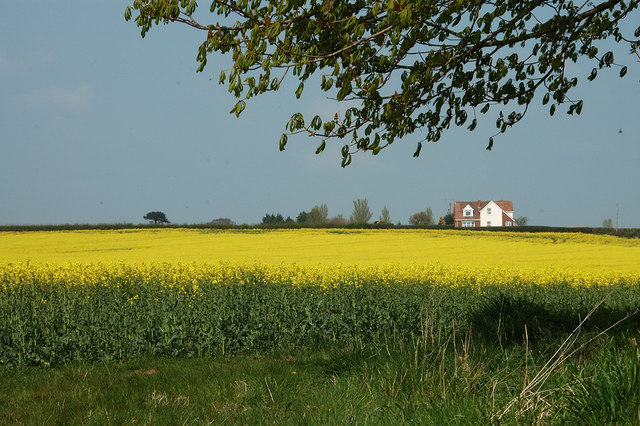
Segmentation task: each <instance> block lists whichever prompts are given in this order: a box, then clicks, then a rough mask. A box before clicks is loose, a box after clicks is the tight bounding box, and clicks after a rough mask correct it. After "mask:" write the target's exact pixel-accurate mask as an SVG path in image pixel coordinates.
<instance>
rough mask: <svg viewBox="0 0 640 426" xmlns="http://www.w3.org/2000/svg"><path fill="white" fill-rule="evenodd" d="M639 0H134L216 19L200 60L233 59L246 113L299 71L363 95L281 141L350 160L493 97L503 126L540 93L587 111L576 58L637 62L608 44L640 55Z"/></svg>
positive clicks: (159, 19)
mask: <svg viewBox="0 0 640 426" xmlns="http://www.w3.org/2000/svg"><path fill="white" fill-rule="evenodd" d="M639 1H640V0H626V1H624V0H608V1H605V0H601V1H597V0H594V1H588V0H587V1H579V2H574V1H573V0H446V1H443V0H435V1H424V0H385V1H376V0H351V1H346V0H278V1H276V0H269V1H266V0H223V1H213V2H212V3H211V6H210V8H209V11H210V12H211V14H212V15H213V16H209V17H207V16H206V15H205V16H202V17H201V15H203V14H202V13H201V12H200V11H196V9H197V4H196V1H195V0H134V1H133V4H132V5H131V6H127V7H126V9H125V18H126V19H127V20H130V19H132V18H133V13H134V12H135V13H136V16H135V18H133V19H135V22H136V23H137V25H138V26H139V27H140V28H141V34H142V36H143V37H144V35H145V34H146V33H147V32H148V31H149V30H150V29H151V27H152V26H153V25H158V24H160V23H164V24H166V23H170V22H180V23H183V24H186V25H189V26H191V27H193V28H196V29H199V30H202V31H203V38H204V41H203V43H202V44H201V45H200V47H199V49H198V55H197V61H198V62H199V63H200V67H199V71H202V70H203V69H204V67H205V66H206V65H207V57H208V55H209V54H210V53H212V52H221V53H223V54H228V55H229V56H230V57H231V58H232V61H233V64H232V66H231V68H230V69H226V70H223V71H222V72H221V74H220V79H219V81H220V83H221V84H227V85H228V87H229V91H230V92H231V93H232V94H233V95H234V96H235V97H236V98H238V99H239V100H238V101H237V103H236V104H235V106H234V107H233V109H232V111H231V112H232V113H234V114H236V115H239V114H240V113H241V112H242V111H243V110H244V108H245V106H246V100H248V99H250V98H252V97H254V96H256V95H259V94H262V93H265V92H269V91H275V90H278V89H279V88H280V85H281V83H282V81H283V79H284V78H285V76H287V74H293V76H294V78H296V79H297V80H298V81H299V86H298V88H297V90H296V91H295V94H296V96H297V97H300V96H301V95H302V93H303V91H304V88H305V83H306V82H307V81H308V80H309V79H310V78H311V77H312V76H316V77H317V78H316V79H313V80H311V82H312V83H316V82H317V83H318V84H320V87H321V88H322V90H324V91H326V92H328V93H329V94H330V95H331V96H333V97H335V99H337V100H338V101H353V102H352V103H349V105H355V106H351V107H350V108H348V109H347V110H346V112H345V113H344V114H342V115H340V114H338V113H336V114H335V115H334V116H333V117H324V118H323V117H320V116H317V115H316V116H314V117H312V118H311V119H310V120H309V119H308V118H305V117H303V115H302V114H300V113H296V114H294V115H293V116H292V117H291V119H290V120H289V122H288V123H287V125H286V132H285V133H284V134H283V135H282V137H281V139H280V149H281V150H283V149H284V148H285V145H286V143H287V136H288V135H292V134H298V133H307V134H309V135H312V136H318V137H319V138H320V139H321V142H320V143H319V146H318V148H317V150H316V153H320V152H322V151H323V150H324V148H325V146H326V142H327V141H329V140H334V139H336V140H344V145H343V146H342V149H341V152H342V165H343V166H346V165H347V164H349V163H350V162H351V158H352V155H353V154H354V153H355V152H370V153H372V154H374V155H375V154H378V153H379V152H380V150H381V149H383V148H385V147H387V146H389V145H391V144H392V143H393V142H394V141H396V140H397V139H399V138H401V137H403V136H405V135H409V134H413V133H415V132H416V131H418V130H421V132H419V135H420V136H418V138H419V139H420V140H419V141H418V143H417V149H416V151H415V154H414V156H418V155H419V154H420V149H421V147H422V142H424V141H429V142H436V141H438V140H439V139H440V138H441V136H442V133H443V132H444V131H445V130H447V129H449V128H450V127H451V126H452V125H455V126H466V127H468V129H469V130H473V129H474V128H475V127H476V125H477V123H478V118H479V116H480V115H481V114H487V113H488V112H489V110H490V109H491V108H492V107H493V108H494V114H495V117H496V118H497V120H496V127H497V132H496V135H497V134H499V133H501V132H504V131H506V130H507V129H508V128H509V127H511V126H513V125H514V124H515V123H517V122H518V121H520V120H521V119H522V117H523V116H524V114H525V113H526V111H527V109H528V107H529V105H530V104H531V102H532V101H533V99H534V97H535V96H540V97H542V104H543V105H547V107H548V108H549V112H550V114H551V115H553V114H554V113H555V111H556V107H557V105H560V104H563V103H566V104H567V105H568V109H567V112H568V113H569V114H573V113H576V114H579V113H580V112H581V110H582V106H583V103H582V101H581V100H574V99H571V98H570V97H569V92H570V89H572V88H573V87H575V86H576V85H577V84H578V78H577V76H575V75H573V73H572V72H571V70H570V69H569V68H568V64H570V63H571V62H577V61H578V59H580V58H581V57H584V58H588V59H590V60H592V61H593V71H592V72H591V74H590V75H589V77H588V79H589V80H593V79H594V78H596V76H597V75H598V70H599V69H602V68H605V67H611V66H616V67H618V69H619V74H620V76H624V75H625V74H626V72H627V68H626V67H625V66H622V65H618V64H616V63H615V62H614V53H613V52H612V51H606V52H603V51H600V49H599V47H600V48H602V41H603V40H605V39H607V38H610V39H613V40H615V41H616V42H618V43H619V44H621V43H624V44H626V45H628V47H629V48H630V49H631V51H632V52H634V53H636V54H638V51H637V49H638V46H639V41H638V38H639V37H640V27H638V28H637V29H635V28H629V25H628V24H635V25H637V24H638V21H639V20H638V13H637V8H638V3H639ZM196 12H198V13H196ZM634 19H635V22H632V21H633V20H634ZM625 20H626V21H625ZM205 21H206V22H205ZM625 23H626V24H627V25H623V24H625ZM496 107H497V108H496ZM496 135H494V136H496ZM492 145H493V137H490V138H489V142H488V146H487V149H491V147H492Z"/></svg>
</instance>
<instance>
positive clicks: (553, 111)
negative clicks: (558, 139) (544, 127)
mask: <svg viewBox="0 0 640 426" xmlns="http://www.w3.org/2000/svg"><path fill="white" fill-rule="evenodd" d="M555 113H556V104H552V105H551V109H549V114H551V116H552V117H553V114H555Z"/></svg>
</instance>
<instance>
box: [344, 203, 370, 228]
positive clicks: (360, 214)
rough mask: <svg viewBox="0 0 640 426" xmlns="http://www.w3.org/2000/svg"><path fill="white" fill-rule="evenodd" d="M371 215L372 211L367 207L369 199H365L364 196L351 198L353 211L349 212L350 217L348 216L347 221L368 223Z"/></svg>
mask: <svg viewBox="0 0 640 426" xmlns="http://www.w3.org/2000/svg"><path fill="white" fill-rule="evenodd" d="M371 216H373V213H372V212H371V209H370V208H369V200H367V199H366V198H361V199H357V200H353V212H352V213H351V217H350V218H349V221H350V222H351V223H355V224H365V223H369V221H370V220H371Z"/></svg>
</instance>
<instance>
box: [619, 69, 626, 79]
mask: <svg viewBox="0 0 640 426" xmlns="http://www.w3.org/2000/svg"><path fill="white" fill-rule="evenodd" d="M626 74H627V67H622V69H621V70H620V77H624V76H625V75H626Z"/></svg>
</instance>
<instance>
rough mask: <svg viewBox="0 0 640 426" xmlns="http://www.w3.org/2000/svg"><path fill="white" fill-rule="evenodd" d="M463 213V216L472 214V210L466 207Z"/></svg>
mask: <svg viewBox="0 0 640 426" xmlns="http://www.w3.org/2000/svg"><path fill="white" fill-rule="evenodd" d="M464 215H465V216H473V210H471V209H466V210H465V211H464Z"/></svg>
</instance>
